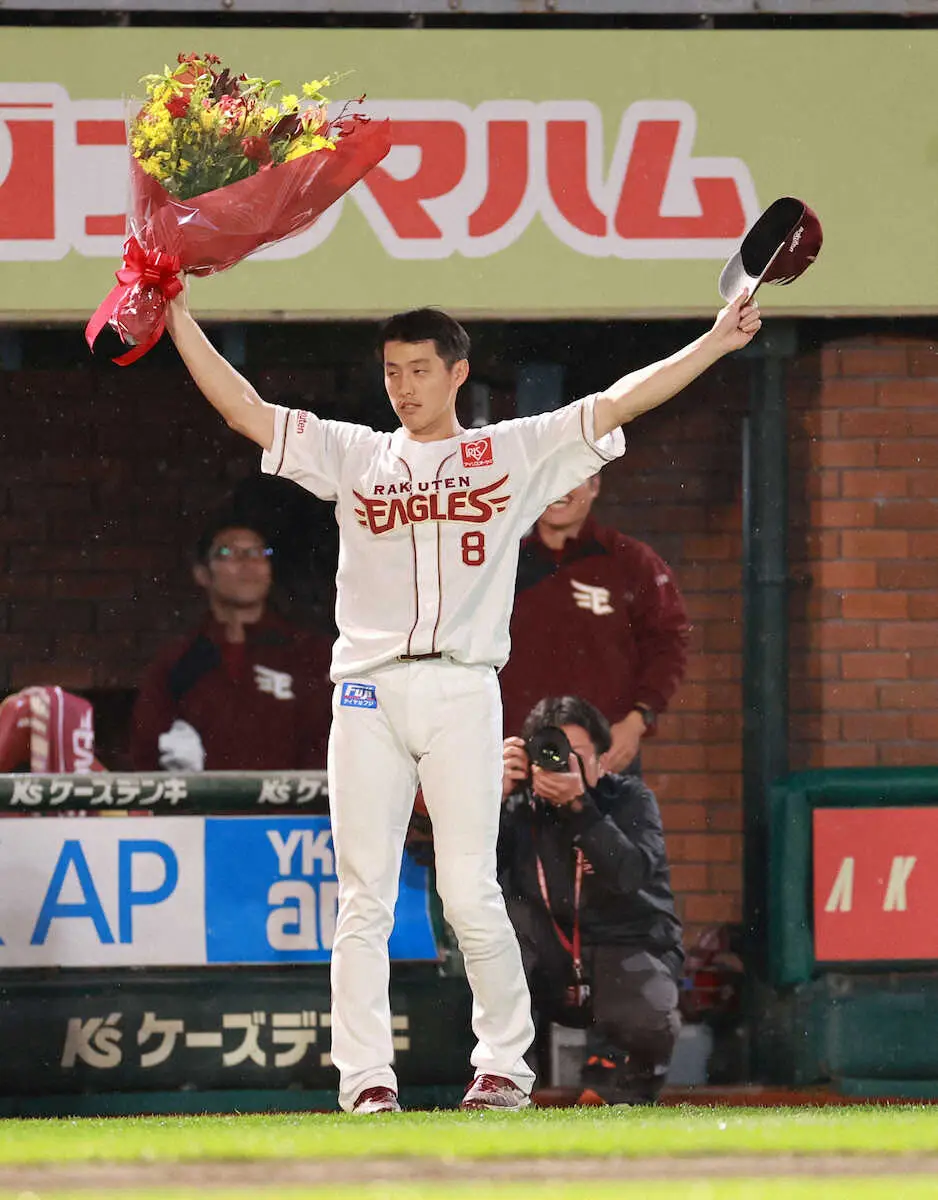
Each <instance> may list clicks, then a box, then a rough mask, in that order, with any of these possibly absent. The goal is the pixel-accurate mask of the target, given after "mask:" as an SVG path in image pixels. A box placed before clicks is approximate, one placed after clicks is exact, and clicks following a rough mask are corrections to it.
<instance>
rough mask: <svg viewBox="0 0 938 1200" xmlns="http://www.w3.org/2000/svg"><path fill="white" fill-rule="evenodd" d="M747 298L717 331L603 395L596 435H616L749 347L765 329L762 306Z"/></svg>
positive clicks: (720, 319) (723, 314)
mask: <svg viewBox="0 0 938 1200" xmlns="http://www.w3.org/2000/svg"><path fill="white" fill-rule="evenodd" d="M748 297H749V294H748V292H743V294H742V295H741V296H740V297H739V298H738V299H736V300H734V301H733V302H732V303H731V304H727V306H726V307H725V308H724V309H721V310H720V313H719V315H718V316H717V319H716V321H714V323H713V327H712V329H709V330H707V332H706V333H705V334H703V335H702V336H701V337H699V338H697V340H696V341H694V342H691V343H690V344H689V345H687V346H685V347H684V348H683V349H681V350H678V352H677V353H676V354H672V355H671V356H670V358H662V359H660V360H659V361H658V362H654V363H652V364H651V365H650V366H647V367H642V368H641V370H639V371H632V372H630V373H629V374H628V375H623V376H622V378H621V379H618V380H616V382H615V383H614V384H613V385H612V386H611V387H608V388H606V390H605V391H604V392H603V393H602V394H601V395H600V396H599V398H598V399H597V401H596V407H595V410H594V413H595V416H594V422H595V436H596V437H597V438H600V437H603V436H605V434H607V433H611V432H612V430H613V429H615V428H616V426H618V425H627V424H628V422H629V421H634V419H635V418H636V417H638V416H641V414H642V413H644V412H648V411H649V410H650V409H652V408H657V407H658V405H659V404H664V402H665V401H666V400H670V399H671V397H672V396H676V395H677V393H678V392H680V391H681V390H682V389H683V388H685V387H687V385H688V384H689V383H692V382H693V381H694V380H695V379H696V378H697V376H698V375H702V374H703V373H704V371H706V370H707V369H708V368H709V367H712V366H713V364H714V363H715V362H717V361H718V360H719V359H721V358H722V357H723V356H724V354H729V353H730V351H732V350H741V349H742V348H743V346H747V345H748V344H749V343H750V342H751V341H752V339H753V337H754V336H755V335H756V334H757V333H758V332H759V329H760V328H761V327H762V322H761V320H760V319H759V305H758V303H756V301H753V302H752V303H751V304H749V303H747V301H748Z"/></svg>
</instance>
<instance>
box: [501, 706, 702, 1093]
mask: <svg viewBox="0 0 938 1200" xmlns="http://www.w3.org/2000/svg"><path fill="white" fill-rule="evenodd" d="M522 735H523V736H522V737H520V738H519V737H510V738H506V740H505V743H504V775H503V783H502V795H503V799H504V803H503V805H502V818H501V829H500V833H499V842H498V867H499V882H500V883H501V886H502V890H503V892H504V894H505V900H506V903H507V906H508V914H509V916H510V917H511V921H512V923H513V925H514V927H515V931H516V933H517V935H518V941H519V943H520V945H521V955H522V959H523V962H524V969H525V974H526V976H527V979H528V986H529V987H530V989H531V995H532V1000H533V1004H534V1010H535V1013H536V1015H537V1018H538V1024H539V1026H541V1028H543V1027H544V1023H545V1022H546V1021H553V1022H556V1023H557V1024H560V1025H573V1026H578V1027H581V1028H585V1029H586V1030H587V1054H586V1058H585V1061H584V1063H583V1066H582V1071H581V1085H582V1089H583V1095H582V1098H583V1099H587V1098H588V1097H587V1095H586V1093H588V1092H594V1093H596V1094H597V1095H598V1096H599V1097H600V1098H601V1099H602V1100H604V1101H606V1103H609V1104H651V1103H654V1101H655V1100H656V1098H657V1096H658V1094H659V1092H660V1091H661V1088H662V1086H663V1084H664V1079H665V1075H666V1074H667V1070H668V1066H669V1064H670V1061H671V1055H672V1053H673V1050H674V1045H675V1042H676V1040H677V1036H678V1032H679V1030H680V1017H679V1015H678V986H677V981H678V980H679V979H680V977H681V973H682V964H683V961H684V954H683V950H682V948H681V924H680V921H679V920H678V918H677V915H676V913H675V909H674V896H673V893H672V891H671V883H670V873H669V870H668V863H667V858H666V854H665V845H664V833H663V831H662V827H661V815H660V813H659V811H658V805H657V802H656V800H655V797H654V795H653V793H652V792H651V791H650V790H649V788H648V787H647V786H646V785H645V784H644V783H643V782H642V781H641V779H639V778H638V777H636V776H624V775H611V774H605V773H604V771H603V768H602V765H601V757H602V755H603V754H605V753H606V751H607V750H608V749H609V747H610V745H611V736H610V730H609V723H608V722H607V721H606V719H605V717H603V715H602V714H601V713H600V712H599V711H598V710H597V709H596V708H594V707H593V706H592V705H591V704H589V703H587V702H586V701H585V700H581V699H579V698H578V697H575V696H562V697H559V698H548V699H544V700H541V701H540V702H539V703H538V704H537V705H536V706H535V707H534V709H533V710H532V711H531V713H530V714H529V715H528V717H527V719H526V721H525V723H524V728H523V730H522Z"/></svg>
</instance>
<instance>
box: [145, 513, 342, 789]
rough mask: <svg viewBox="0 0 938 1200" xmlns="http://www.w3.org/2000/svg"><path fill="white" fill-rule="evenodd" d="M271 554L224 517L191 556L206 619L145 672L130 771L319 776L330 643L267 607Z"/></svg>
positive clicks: (327, 713)
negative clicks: (282, 772) (305, 772)
mask: <svg viewBox="0 0 938 1200" xmlns="http://www.w3.org/2000/svg"><path fill="white" fill-rule="evenodd" d="M272 557H273V550H272V549H271V547H270V546H269V545H268V544H267V541H266V539H265V537H264V536H263V534H262V533H261V531H260V530H258V529H255V528H252V527H251V526H250V525H246V524H244V523H242V522H241V521H238V520H236V519H234V518H231V517H224V516H222V517H221V518H219V519H218V520H216V521H215V522H214V523H213V525H212V526H211V527H210V528H208V529H206V530H205V532H204V533H203V535H202V537H201V538H200V539H199V543H198V546H197V548H196V563H195V566H194V568H193V576H194V578H195V582H196V583H197V584H198V585H199V587H201V588H203V589H204V590H205V595H206V599H207V601H208V612H207V613H206V615H205V618H204V620H203V621H202V623H201V624H200V625H199V627H198V628H197V629H195V630H194V631H192V632H191V633H189V634H188V635H186V636H185V637H183V638H180V639H178V640H176V641H175V642H173V643H171V644H170V645H168V646H167V647H165V649H164V650H163V651H162V652H161V653H160V654H159V655H158V656H157V658H156V659H155V661H154V662H153V663H152V664H151V665H150V667H149V668H148V669H147V671H146V672H145V674H144V677H143V680H142V682H141V686H140V690H139V692H138V695H137V700H136V703H135V705H134V712H133V718H132V732H131V761H132V763H133V766H134V769H135V770H138V771H155V770H163V771H201V770H209V771H227V770H244V771H248V770H250V771H265V770H301V769H306V768H313V769H322V768H324V767H325V765H326V743H327V740H328V736H329V725H330V721H331V698H332V685H331V683H330V682H329V660H330V656H331V645H330V642H329V640H328V639H327V638H325V637H322V636H320V635H318V634H315V633H311V632H308V631H306V630H300V629H298V628H296V627H295V626H293V625H291V624H290V623H289V622H287V621H286V620H284V619H283V618H282V617H281V616H279V615H278V614H276V613H275V612H273V611H272V610H271V609H270V607H269V605H268V599H269V595H270V589H271V585H272V583H273V570H272Z"/></svg>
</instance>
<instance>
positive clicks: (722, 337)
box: [710, 292, 762, 354]
mask: <svg viewBox="0 0 938 1200" xmlns="http://www.w3.org/2000/svg"><path fill="white" fill-rule="evenodd" d="M761 328H762V318H761V316H760V314H759V303H758V301H756V300H752V301H750V299H749V293H748V292H743V293H742V294H741V295H740V296H737V298H736V299H735V300H733V301H731V302H730V303H729V304H727V305H726V307H725V308H721V309H720V311H719V313H718V314H717V319H716V321H714V323H713V328H712V329H711V330H710V335H711V337H712V338H713V339H714V340H715V341H716V343H717V345H718V346H719V349H720V353H721V354H729V353H730V352H731V351H732V350H742V348H743V346H748V345H749V343H750V342H751V341H752V339H753V338H754V337H755V336H756V334H757V333H758V332H759V330H760V329H761Z"/></svg>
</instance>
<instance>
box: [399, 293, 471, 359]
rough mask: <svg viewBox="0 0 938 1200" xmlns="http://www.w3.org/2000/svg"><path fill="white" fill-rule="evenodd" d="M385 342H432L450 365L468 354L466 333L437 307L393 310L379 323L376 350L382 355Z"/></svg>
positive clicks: (467, 336)
mask: <svg viewBox="0 0 938 1200" xmlns="http://www.w3.org/2000/svg"><path fill="white" fill-rule="evenodd" d="M388 342H433V344H434V345H435V346H436V352H437V354H439V356H440V358H442V360H443V361H444V362H445V363H446V365H447V367H450V368H452V366H453V364H454V363H457V362H459V360H460V359H461V358H465V359H468V358H469V345H470V343H469V334H468V333H466V331H465V329H463V327H462V326H461V325H460V324H459V322H458V321H457V320H455V319H454V318H453V317H451V316H450V315H449V314H448V313H445V312H443V311H442V310H441V309H439V308H415V309H412V310H411V311H410V312H403V313H395V314H394V316H393V317H390V318H389V319H388V320H387V321H385V323H384V324H383V325H382V326H381V332H380V334H379V338H378V346H377V350H378V354H379V356H380V357H381V358H382V359H383V357H384V347H385V345H386V344H387V343H388Z"/></svg>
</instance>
